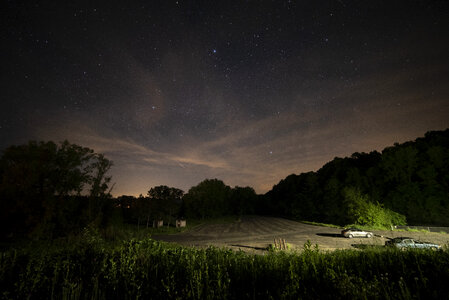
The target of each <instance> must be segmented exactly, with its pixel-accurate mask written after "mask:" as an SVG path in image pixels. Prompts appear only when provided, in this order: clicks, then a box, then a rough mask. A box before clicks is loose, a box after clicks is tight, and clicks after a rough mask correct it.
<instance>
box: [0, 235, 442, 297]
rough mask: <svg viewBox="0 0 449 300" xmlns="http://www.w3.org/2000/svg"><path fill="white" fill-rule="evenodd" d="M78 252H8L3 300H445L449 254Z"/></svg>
mask: <svg viewBox="0 0 449 300" xmlns="http://www.w3.org/2000/svg"><path fill="white" fill-rule="evenodd" d="M89 235H92V233H86V234H85V235H84V236H83V237H82V238H80V240H78V241H71V243H63V242H59V243H55V242H48V243H47V244H40V245H39V244H33V245H30V246H29V247H26V248H21V249H9V250H7V251H3V252H1V253H0V286H1V287H2V288H1V290H0V292H1V294H0V297H1V298H2V299H52V298H58V299H59V298H63V299H69V298H70V299H138V298H144V299H242V298H247V299H336V298H337V299H339V298H340V299H349V298H351V299H366V298H370V299H371V298H372V299H410V298H413V297H415V298H426V299H429V298H430V299H432V298H433V299H443V298H447V295H449V286H448V285H447V282H449V253H448V251H447V249H445V250H444V251H437V252H435V251H423V250H421V251H405V252H401V251H397V250H394V249H377V248H374V249H367V250H364V251H356V250H345V251H334V252H321V251H319V250H318V249H317V248H316V247H313V246H312V245H310V243H309V245H307V244H306V245H305V246H304V249H303V251H301V253H294V252H285V251H275V252H267V253H266V254H265V255H248V254H245V253H244V252H241V251H239V252H234V251H232V250H226V249H217V248H207V249H195V248H185V247H181V246H174V245H170V244H165V243H161V242H157V241H154V240H151V239H144V240H141V241H137V240H130V241H126V242H124V243H122V244H120V245H108V244H105V243H104V242H103V241H102V240H101V239H96V238H95V234H93V235H94V237H92V236H91V237H89Z"/></svg>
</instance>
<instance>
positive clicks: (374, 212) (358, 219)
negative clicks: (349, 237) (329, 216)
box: [343, 187, 407, 228]
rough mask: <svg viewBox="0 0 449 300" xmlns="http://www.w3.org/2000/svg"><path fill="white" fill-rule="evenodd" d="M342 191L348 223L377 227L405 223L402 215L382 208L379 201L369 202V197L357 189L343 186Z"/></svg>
mask: <svg viewBox="0 0 449 300" xmlns="http://www.w3.org/2000/svg"><path fill="white" fill-rule="evenodd" d="M343 193H344V196H345V201H344V204H345V206H346V207H347V210H348V218H349V221H350V223H353V224H357V225H367V226H371V227H379V228H389V227H390V226H392V225H405V224H407V223H406V219H405V216H404V215H401V214H399V213H397V212H394V211H392V210H390V209H388V208H384V207H383V206H382V205H381V204H379V203H373V202H371V201H370V200H369V197H368V196H367V195H363V194H362V193H361V192H360V191H359V190H358V189H355V188H352V187H351V188H345V189H344V191H343Z"/></svg>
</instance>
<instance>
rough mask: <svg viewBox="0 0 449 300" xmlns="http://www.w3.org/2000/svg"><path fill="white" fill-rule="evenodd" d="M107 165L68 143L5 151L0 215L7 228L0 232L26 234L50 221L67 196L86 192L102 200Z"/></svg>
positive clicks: (97, 156)
mask: <svg viewBox="0 0 449 300" xmlns="http://www.w3.org/2000/svg"><path fill="white" fill-rule="evenodd" d="M111 166H112V162H111V161H109V160H107V159H106V158H105V157H104V156H103V155H101V154H97V153H95V152H94V151H93V150H91V149H89V148H85V147H81V146H78V145H75V144H70V143H69V142H68V141H64V142H62V143H61V144H60V145H57V144H55V143H54V142H51V141H50V142H35V141H31V142H29V143H28V144H25V145H20V146H10V147H8V148H7V149H5V150H4V151H3V154H2V156H1V158H0V208H1V212H0V214H1V220H2V221H3V222H5V223H6V224H7V226H1V227H2V229H5V228H9V229H11V230H13V231H14V230H19V231H22V232H30V231H31V230H33V229H36V228H37V227H38V225H42V224H44V223H46V222H47V223H51V222H54V218H55V216H56V215H57V214H56V213H57V209H59V208H60V205H61V203H60V202H61V201H63V200H64V198H67V197H68V196H76V195H78V196H80V195H82V194H83V192H84V193H86V192H87V191H90V192H89V193H88V194H89V195H90V196H91V197H93V198H98V197H103V198H104V197H106V196H107V195H108V193H107V189H108V183H109V181H110V177H107V176H106V172H107V171H108V170H109V168H110V167H111ZM90 212H92V213H93V210H92V211H90ZM97 213H98V210H97ZM93 217H94V216H93V215H91V216H90V218H93Z"/></svg>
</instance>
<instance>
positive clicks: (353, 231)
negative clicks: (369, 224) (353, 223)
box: [341, 228, 374, 239]
mask: <svg viewBox="0 0 449 300" xmlns="http://www.w3.org/2000/svg"><path fill="white" fill-rule="evenodd" d="M341 235H342V236H344V237H346V238H350V239H352V238H353V237H366V238H372V237H373V236H374V235H373V233H372V232H369V231H365V230H362V229H358V228H347V229H345V230H342V232H341Z"/></svg>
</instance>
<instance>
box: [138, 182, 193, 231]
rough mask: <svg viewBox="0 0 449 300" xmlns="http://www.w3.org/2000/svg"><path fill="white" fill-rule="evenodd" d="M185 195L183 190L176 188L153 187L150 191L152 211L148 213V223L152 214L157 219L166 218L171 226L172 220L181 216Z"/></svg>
mask: <svg viewBox="0 0 449 300" xmlns="http://www.w3.org/2000/svg"><path fill="white" fill-rule="evenodd" d="M183 195H184V192H183V191H182V190H180V189H177V188H174V187H168V186H165V185H160V186H155V187H152V188H151V189H150V190H149V191H148V201H149V203H150V210H149V211H148V217H147V222H149V220H150V216H151V213H152V215H153V217H156V218H164V217H166V218H167V220H168V225H169V226H170V223H171V221H172V219H174V218H176V217H177V216H178V214H179V210H180V208H181V202H182V196H183Z"/></svg>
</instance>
